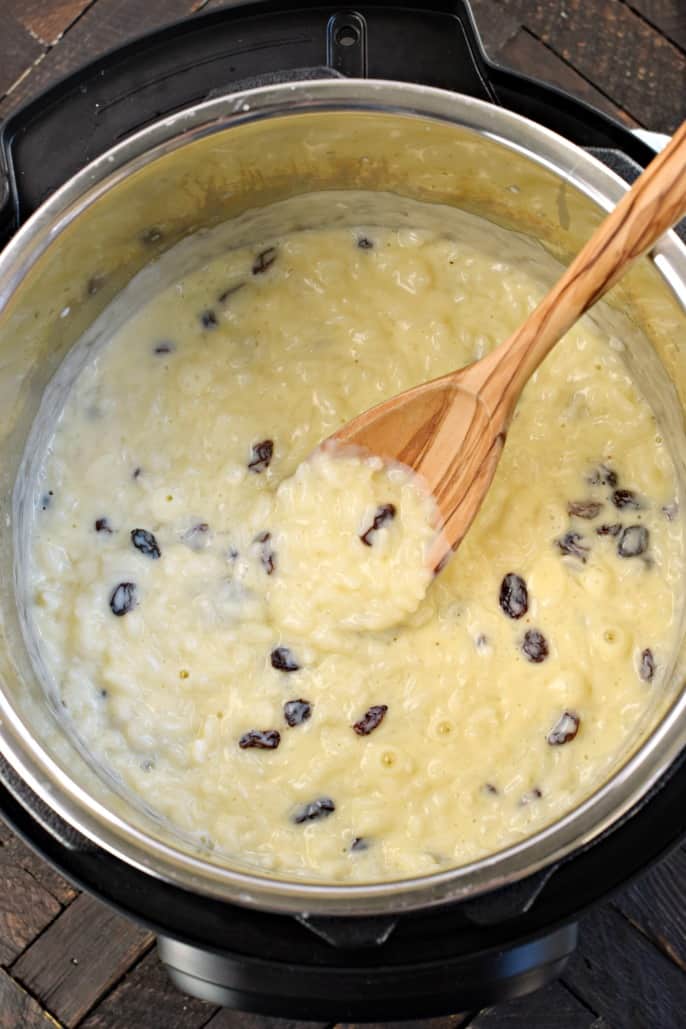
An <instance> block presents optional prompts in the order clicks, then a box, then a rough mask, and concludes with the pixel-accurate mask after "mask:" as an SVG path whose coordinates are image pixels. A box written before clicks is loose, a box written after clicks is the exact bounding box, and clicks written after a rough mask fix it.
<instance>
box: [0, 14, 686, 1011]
mask: <svg viewBox="0 0 686 1029" xmlns="http://www.w3.org/2000/svg"><path fill="white" fill-rule="evenodd" d="M216 6H219V3H218V2H217V0H0V119H2V118H4V117H6V116H7V115H8V114H10V112H11V111H13V110H14V109H15V108H16V107H18V106H19V104H21V103H22V102H23V101H24V100H26V99H28V98H29V97H32V96H33V95H35V94H36V93H37V92H38V91H40V90H41V89H43V88H45V87H46V86H47V85H49V84H50V83H51V82H53V81H54V80H55V79H56V78H58V77H59V76H62V75H64V74H65V73H67V72H68V71H71V70H73V69H75V68H77V67H78V66H79V64H82V63H84V62H85V61H87V60H89V59H90V58H92V57H94V56H96V55H97V54H99V53H101V52H103V51H104V50H106V49H110V48H111V47H114V46H116V45H117V44H118V43H121V42H123V41H124V40H125V39H128V38H130V37H132V36H134V35H137V34H140V33H142V32H144V31H146V30H148V29H152V28H155V27H157V26H160V25H162V24H165V23H168V22H170V21H173V20H176V19H178V18H181V17H184V16H186V15H189V14H192V13H196V12H198V11H200V10H207V9H210V8H213V7H216ZM473 7H474V11H475V15H476V18H477V21H478V23H479V25H480V28H481V31H482V33H483V37H484V41H485V43H486V46H487V49H488V50H489V52H490V54H491V56H493V57H496V58H497V59H499V60H500V61H501V62H502V63H505V64H509V65H510V66H512V67H514V68H516V69H518V70H520V71H523V72H527V73H529V74H534V75H536V76H537V77H539V78H543V79H547V80H548V81H550V82H554V83H555V84H556V85H558V86H561V87H563V88H564V89H566V90H568V91H570V92H572V93H575V94H577V95H578V96H580V97H582V98H583V99H585V100H587V101H589V102H590V103H592V104H595V105H596V106H597V107H600V108H602V109H603V110H605V111H607V112H609V113H610V114H613V115H614V116H615V117H617V118H619V119H620V120H621V121H623V122H625V123H626V124H628V125H631V126H643V127H645V128H651V129H655V130H659V131H662V132H669V131H670V130H673V129H674V128H676V126H677V124H678V123H679V122H680V121H681V120H682V119H683V118H684V117H685V116H686V0H473ZM685 803H686V801H685ZM55 1020H57V1021H55ZM58 1024H59V1025H61V1026H68V1027H70V1029H71V1027H75V1026H79V1027H83V1029H201V1027H203V1029H230V1027H236V1029H253V1027H255V1029H259V1027H262V1029H296V1027H294V1026H293V1023H285V1022H279V1021H274V1020H272V1019H266V1018H264V1019H263V1018H260V1017H257V1016H252V1015H242V1014H237V1013H235V1012H230V1011H221V1010H218V1009H216V1008H214V1007H212V1006H211V1005H208V1004H204V1003H202V1002H200V1001H197V1000H192V999H190V998H188V997H185V996H183V995H182V994H181V993H179V992H177V990H176V989H175V988H174V987H173V986H172V985H171V984H170V982H169V981H168V979H167V977H166V975H165V973H164V971H163V970H162V968H161V967H160V964H159V962H158V960H157V956H156V953H155V950H154V943H153V937H152V935H151V934H150V933H148V932H145V931H144V930H142V929H140V928H138V927H137V926H136V925H134V924H133V923H130V922H128V921H127V920H125V919H123V918H122V917H120V916H119V915H115V914H113V913H112V912H111V911H110V910H109V909H108V908H106V907H105V906H104V905H103V904H101V903H100V902H98V901H96V900H93V899H91V898H90V897H89V896H86V895H79V894H78V893H77V891H76V890H74V889H73V888H72V887H71V886H70V885H69V884H68V883H66V882H65V881H64V880H63V879H62V878H60V876H58V875H57V874H56V873H55V872H53V871H52V870H51V869H50V868H49V867H48V866H47V865H45V864H44V863H43V862H42V861H41V860H40V859H38V858H37V857H35V856H34V855H33V854H32V853H31V852H30V851H29V850H28V849H27V848H26V847H25V846H24V845H23V844H22V843H21V842H20V841H19V840H18V839H17V838H16V837H14V836H13V835H12V833H11V832H10V831H9V830H8V829H7V828H6V827H5V826H3V825H2V823H0V1029H38V1027H42V1029H55V1026H56V1025H58ZM310 1024H311V1023H310ZM416 1025H418V1026H419V1025H420V1026H422V1029H424V1027H427V1029H428V1027H435V1029H457V1027H458V1026H465V1025H469V1026H471V1027H472V1029H496V1027H500V1029H505V1027H507V1029H608V1027H612V1029H683V1027H684V1026H686V846H682V847H680V848H678V849H677V850H676V851H674V852H673V853H672V855H671V856H670V857H668V858H667V859H665V860H664V861H663V862H662V863H661V864H660V865H658V866H657V867H655V868H653V869H652V870H651V871H649V872H647V873H646V874H645V875H643V876H642V878H641V879H639V880H638V881H637V882H635V883H634V884H633V885H630V886H629V887H627V888H625V889H624V890H623V891H622V892H621V893H619V894H618V895H617V896H615V897H614V898H613V899H612V900H610V901H608V902H607V903H605V904H604V905H602V906H601V907H599V908H598V909H597V910H595V911H594V912H593V913H591V914H589V915H588V916H587V917H586V918H585V919H584V920H583V922H582V924H581V932H580V944H579V949H578V952H577V954H576V955H575V957H574V958H573V960H572V962H571V963H570V965H569V968H568V970H567V972H566V973H565V975H564V978H563V979H562V981H561V982H560V983H556V984H555V985H553V986H551V987H549V988H547V989H546V990H543V991H542V992H540V993H538V994H535V995H533V996H531V997H528V998H524V999H522V1000H520V1001H516V1002H514V1003H512V1004H507V1005H504V1006H502V1007H499V1008H497V1009H490V1010H485V1011H482V1012H479V1013H470V1014H469V1015H455V1016H452V1017H450V1018H444V1019H436V1020H434V1021H431V1022H423V1023H416Z"/></svg>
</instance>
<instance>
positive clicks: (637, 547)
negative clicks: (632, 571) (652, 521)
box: [617, 525, 650, 557]
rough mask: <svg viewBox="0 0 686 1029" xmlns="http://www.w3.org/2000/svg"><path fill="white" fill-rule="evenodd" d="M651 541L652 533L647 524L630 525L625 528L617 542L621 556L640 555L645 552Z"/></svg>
mask: <svg viewBox="0 0 686 1029" xmlns="http://www.w3.org/2000/svg"><path fill="white" fill-rule="evenodd" d="M649 541H650V533H649V532H648V530H647V529H646V527H645V525H628V526H627V527H626V529H624V530H623V532H622V535H621V536H620V537H619V543H618V544H617V553H618V554H619V556H620V557H639V556H640V555H641V554H645V552H646V550H647V549H648V543H649Z"/></svg>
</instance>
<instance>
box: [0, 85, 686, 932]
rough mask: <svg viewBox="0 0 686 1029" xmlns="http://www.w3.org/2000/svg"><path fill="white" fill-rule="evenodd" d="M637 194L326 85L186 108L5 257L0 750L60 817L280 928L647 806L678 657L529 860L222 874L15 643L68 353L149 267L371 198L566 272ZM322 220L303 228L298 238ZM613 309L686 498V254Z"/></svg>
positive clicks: (441, 105) (499, 868)
mask: <svg viewBox="0 0 686 1029" xmlns="http://www.w3.org/2000/svg"><path fill="white" fill-rule="evenodd" d="M47 159H49V157H48V158H47ZM626 188H627V187H626V185H625V184H624V183H623V182H622V181H621V180H620V179H618V178H617V177H616V176H615V175H614V174H613V173H612V172H610V171H608V170H607V169H606V168H605V167H604V166H603V165H602V164H600V163H599V162H598V161H596V160H595V159H594V158H592V157H590V156H589V155H588V154H586V153H584V152H583V151H581V150H579V149H578V148H576V147H575V146H573V145H572V144H570V143H568V142H566V141H565V140H564V139H562V138H560V137H558V136H556V135H554V134H553V133H551V132H549V131H547V130H546V129H543V128H541V127H539V126H537V125H535V124H533V123H532V122H529V121H527V120H525V119H523V118H521V117H519V116H517V115H514V114H512V113H510V112H508V111H506V110H503V109H500V108H496V107H493V106H491V105H489V104H486V103H483V102H481V101H477V100H473V99H469V98H467V97H463V96H459V95H456V94H452V93H449V92H444V91H441V90H437V89H430V88H427V87H424V86H420V85H406V84H398V83H391V82H380V81H368V80H365V81H355V80H326V81H321V82H307V83H306V82H302V83H289V84H284V85H279V86H274V87H268V88H263V89H258V90H253V91H249V92H244V93H240V94H234V95H232V96H229V97H223V98H219V99H215V100H212V101H208V102H206V103H203V104H200V105H198V106H196V107H193V108H189V109H187V110H185V111H181V112H179V113H178V114H175V115H174V116H172V117H170V118H167V119H165V120H164V121H161V122H158V123H156V124H154V125H151V126H150V127H149V128H147V129H145V130H143V131H142V132H140V133H138V134H137V135H136V136H134V137H132V138H130V139H128V140H126V141H125V142H124V143H122V144H121V145H119V146H117V147H115V148H114V149H112V150H110V151H109V152H108V153H106V154H104V155H103V156H102V157H100V158H98V160H96V161H95V162H94V163H92V164H91V165H89V166H88V167H86V168H85V169H84V170H83V171H81V172H80V173H79V174H78V175H77V176H75V177H74V178H73V179H72V180H71V181H70V182H68V183H67V184H66V185H65V186H64V187H63V188H62V189H60V190H59V191H58V192H57V193H56V194H55V195H53V196H52V197H51V198H50V199H49V200H48V201H47V202H46V203H45V204H44V205H43V207H42V208H41V209H40V210H39V211H38V212H37V213H36V214H35V215H34V216H33V217H32V218H31V219H30V221H29V222H28V223H27V224H26V225H25V226H24V227H23V228H22V229H21V231H20V232H19V233H18V234H17V235H16V237H15V238H14V239H13V240H12V242H11V243H10V244H9V245H8V247H7V248H6V249H5V251H4V253H2V255H0V505H1V508H2V510H1V514H2V519H3V525H4V527H5V529H4V532H3V533H2V537H1V539H0V576H1V577H2V586H3V588H2V597H1V600H0V634H1V636H0V717H1V722H0V749H1V750H2V753H3V754H4V755H5V757H6V758H7V760H8V761H9V762H10V763H11V765H13V766H14V768H15V769H16V770H17V772H18V773H19V774H20V775H21V777H22V778H23V779H24V780H25V781H26V783H28V785H29V786H30V787H31V788H32V789H33V790H34V791H35V792H36V793H37V794H38V796H39V797H40V798H41V799H42V800H44V801H45V802H46V803H47V804H48V805H49V807H50V808H52V809H53V810H54V811H56V812H57V813H58V814H59V815H60V816H61V817H62V818H64V819H65V820H66V821H67V822H68V823H69V824H70V825H71V826H73V827H75V828H76V829H77V830H79V831H80V832H81V833H82V834H83V835H84V836H85V837H87V838H88V839H90V840H91V841H93V842H94V843H95V844H97V845H99V846H101V847H103V848H105V849H106V850H108V851H110V852H112V853H113V854H115V855H117V856H118V857H120V858H122V859H123V860H125V861H127V862H129V863H130V864H132V865H135V866H137V867H139V868H142V869H144V870H147V871H148V872H150V873H152V874H153V875H154V876H157V877H161V878H163V879H165V880H168V881H170V882H173V883H176V884H177V885H179V886H182V887H185V888H186V889H189V890H191V891H196V892H201V893H204V894H207V895H210V896H215V897H217V898H223V899H226V900H230V901H235V902H238V903H242V904H246V905H252V906H256V907H263V908H268V909H271V910H278V911H298V912H303V911H306V912H310V913H313V914H343V913H345V914H363V913H366V914H372V913H382V912H387V911H390V910H393V911H399V910H402V909H410V908H417V907H422V906H425V905H428V904H432V903H438V902H442V901H447V900H456V899H462V898H465V897H468V896H473V895H476V894H477V893H482V892H484V891H487V890H492V889H495V888H497V887H499V886H501V885H504V884H506V883H510V882H513V881H515V880H516V879H519V878H521V877H523V876H525V875H527V874H529V873H531V872H533V871H536V870H538V869H540V868H543V867H544V866H549V865H551V864H553V863H554V862H556V861H559V860H560V859H562V858H564V856H565V855H568V854H570V853H571V852H573V851H574V850H576V849H577V848H579V847H581V846H583V845H584V844H585V843H587V842H589V841H591V840H592V839H594V838H595V837H597V836H598V834H600V833H601V832H603V831H604V830H605V829H607V828H608V827H609V826H611V825H612V824H613V823H615V822H616V821H617V820H618V819H619V818H620V817H621V816H622V815H623V814H625V813H626V812H627V811H628V810H629V809H630V808H631V807H632V805H634V804H635V803H636V802H637V801H638V800H639V799H640V798H641V797H643V796H644V795H645V793H646V792H647V791H648V789H649V788H650V786H651V785H652V784H653V783H654V782H655V781H656V780H657V779H658V777H659V776H660V775H661V774H662V773H663V772H664V771H665V770H666V769H667V768H668V767H669V765H670V764H671V763H672V762H673V761H674V759H675V758H676V757H677V755H678V754H679V752H680V751H681V750H682V749H683V748H684V746H686V711H685V709H686V692H685V690H684V689H683V688H682V683H683V681H684V674H683V672H684V664H685V658H686V646H683V645H682V648H681V652H680V653H679V655H678V656H677V658H676V664H675V668H674V672H673V675H672V677H671V680H670V682H669V684H668V685H667V686H665V687H664V688H663V689H660V690H659V691H658V690H656V696H655V698H654V702H653V707H652V709H651V712H650V717H649V720H648V722H647V723H646V724H645V725H644V726H643V727H642V732H641V733H640V734H639V735H638V736H637V738H636V740H635V741H634V742H633V745H632V747H631V748H629V749H628V750H627V752H626V753H625V754H624V755H622V757H621V759H620V760H619V761H618V763H617V767H616V769H615V771H614V774H613V775H612V777H611V779H610V780H609V781H608V782H607V783H605V784H604V785H603V786H602V787H601V788H600V789H598V790H597V791H596V793H595V794H594V795H593V796H591V797H590V798H589V799H588V800H587V801H586V802H585V803H584V804H583V805H582V806H580V807H579V808H577V809H576V810H574V811H573V812H571V813H570V814H568V815H567V816H566V817H564V818H563V819H561V820H560V821H558V822H557V823H555V824H554V825H552V826H550V827H548V828H546V829H545V830H543V831H541V832H539V833H538V834H536V835H535V836H532V837H531V838H529V839H527V840H525V841H524V842H522V843H520V844H518V845H517V846H514V847H510V848H508V849H507V850H504V851H502V852H500V853H497V854H494V855H492V856H489V857H487V858H486V859H484V860H481V861H479V862H476V863H473V864H471V865H467V866H464V867H462V868H458V869H455V870H451V871H447V872H442V873H439V874H434V875H430V876H424V877H420V878H415V879H408V880H403V881H401V882H390V883H381V884H370V885H353V886H351V885H345V886H343V885H340V886H335V885H327V884H322V883H314V882H301V881H285V880H280V879H276V878H269V877H268V876H265V875H263V874H259V873H256V872H251V871H250V869H247V868H238V867H236V868H227V867H224V866H221V865H219V864H217V863H215V862H213V859H212V855H211V853H201V852H200V851H198V850H197V849H194V848H193V846H192V844H191V843H189V842H188V841H184V840H182V839H181V838H180V837H178V836H175V835H174V834H172V833H171V832H169V831H168V830H166V829H165V828H164V827H163V826H162V825H160V824H159V823H158V822H157V821H156V820H155V819H154V817H152V816H151V815H150V814H149V813H147V814H146V812H145V811H144V810H142V809H141V808H139V807H137V806H135V805H134V804H132V803H130V802H129V801H128V800H127V799H126V798H125V797H124V796H122V795H121V793H120V792H119V791H118V790H117V789H116V787H115V786H113V784H112V783H111V782H108V781H106V779H104V778H103V777H101V776H100V775H98V774H97V773H96V771H95V770H94V769H93V768H92V767H91V766H90V764H89V763H88V761H87V759H86V758H85V756H84V755H83V754H82V752H81V751H80V750H79V748H78V746H77V745H76V744H75V742H74V740H73V738H71V737H70V735H69V733H68V732H67V731H66V730H65V726H64V724H63V722H62V720H61V717H60V713H59V711H58V710H57V709H56V708H54V707H53V706H51V705H50V704H49V703H48V701H47V699H46V695H45V693H44V692H43V689H42V687H41V684H40V682H39V680H38V677H37V675H36V673H35V671H34V667H33V664H32V661H31V658H30V655H29V653H28V649H27V645H26V642H25V640H24V636H23V634H22V631H21V615H22V610H21V608H22V604H23V603H24V601H23V598H22V597H21V596H20V595H19V593H18V591H17V589H16V547H17V545H18V541H19V540H20V537H21V531H20V530H21V525H20V524H18V520H20V519H21V505H19V506H17V503H16V502H15V503H13V493H14V486H15V480H16V476H17V471H18V468H19V464H20V461H21V458H22V454H23V452H24V450H25V445H26V441H27V437H28V434H29V431H30V428H31V425H32V422H33V419H34V417H35V414H36V411H37V409H38V405H39V403H40V400H41V397H42V395H43V391H44V389H45V387H46V385H47V383H48V382H49V381H50V379H51V378H52V376H53V375H54V373H55V371H56V369H57V368H58V366H59V365H60V362H61V361H62V359H63V358H64V356H65V354H66V353H67V352H68V351H69V349H70V347H71V346H72V344H73V343H75V341H76V340H78V339H79V338H80V337H81V335H82V334H83V333H84V331H85V330H87V329H88V327H89V326H91V325H92V323H93V322H94V321H95V319H96V318H97V317H98V315H99V314H100V312H101V311H102V310H103V309H104V308H105V307H106V306H107V305H108V303H109V302H110V301H111V300H112V298H113V297H114V296H116V295H117V294H118V293H119V292H120V291H121V289H122V288H123V287H124V286H125V285H126V284H127V283H128V282H129V281H130V280H131V279H132V277H133V276H134V275H135V274H136V273H137V272H138V271H139V270H140V269H141V268H143V267H144V266H145V265H146V264H148V263H149V262H150V261H151V260H153V259H154V258H156V257H158V256H159V255H161V254H162V253H163V252H165V251H166V250H168V249H169V248H170V247H172V246H173V245H174V244H176V243H177V242H179V241H180V240H182V239H183V238H185V237H187V236H189V235H191V234H193V233H195V232H196V231H198V230H199V229H202V228H207V227H211V226H215V225H218V224H220V223H221V222H224V221H226V220H227V219H230V218H233V217H235V216H237V215H239V214H241V213H242V212H244V211H246V210H249V209H254V208H260V207H263V206H265V205H268V204H272V203H274V202H275V201H282V200H286V199H287V198H289V197H293V196H295V195H301V194H307V193H309V192H312V191H318V190H341V189H344V190H351V189H354V190H374V191H377V190H378V191H384V192H386V193H389V192H390V193H393V194H396V195H397V196H398V197H399V198H411V199H414V200H421V201H428V202H433V203H441V204H450V205H453V206H456V207H459V208H463V209H465V210H468V211H471V212H473V213H476V214H479V215H481V216H483V217H486V218H488V219H490V220H492V221H493V222H496V223H498V224H501V225H504V226H506V227H509V228H513V229H517V230H519V231H521V232H524V233H527V234H528V235H530V236H532V237H535V238H537V239H539V240H540V241H541V242H542V243H543V244H544V245H545V246H546V247H547V248H548V249H549V250H550V252H551V253H552V254H554V255H555V256H557V257H559V258H562V259H565V258H568V257H569V256H570V255H571V254H573V253H574V252H575V251H576V250H577V249H578V248H579V247H580V246H581V244H582V243H583V242H584V241H585V239H586V238H587V237H588V235H589V234H590V232H591V231H592V229H593V227H594V226H595V225H596V224H597V223H598V221H599V220H600V219H601V217H602V215H603V212H604V211H607V210H608V209H610V208H611V207H612V206H613V204H614V203H615V202H616V201H617V200H618V199H619V197H620V196H621V194H622V193H623V191H624V190H625V189H626ZM318 217H320V216H319V215H316V214H313V215H312V218H318ZM310 223H311V222H309V221H308V219H307V217H305V220H304V221H303V227H304V225H305V224H310ZM609 300H610V305H611V307H614V308H615V310H616V311H617V312H623V313H622V314H618V315H617V317H619V318H621V319H624V320H623V322H622V324H623V325H624V326H625V328H626V331H627V333H628V335H629V336H630V339H629V340H628V341H627V342H628V346H627V361H628V363H629V364H630V365H633V370H634V372H635V373H636V374H637V375H640V376H641V383H642V386H643V388H644V390H645V392H646V394H647V396H648V399H649V400H650V401H651V402H652V403H653V407H654V410H655V412H656V414H657V415H658V417H659V418H660V419H661V421H662V422H663V425H664V428H665V432H666V437H667V438H668V439H669V441H670V444H671V445H672V447H673V452H674V457H675V460H676V462H677V466H678V471H679V474H680V475H681V476H682V478H683V479H684V480H685V481H686V476H685V475H684V471H685V469H686V466H685V464H684V460H683V453H684V452H686V448H685V447H684V446H683V442H684V439H685V437H684V428H683V423H684V419H683V411H684V408H685V407H686V358H685V357H684V354H683V353H682V348H681V341H682V339H684V338H686V337H685V335H684V330H685V329H686V250H685V249H684V248H683V246H682V245H681V244H680V242H679V241H678V239H677V238H676V237H675V236H674V235H673V234H669V235H667V236H665V237H664V238H663V240H662V241H661V243H660V245H659V246H658V247H657V248H656V250H655V252H654V254H653V255H652V256H651V258H645V259H643V260H642V261H641V262H639V264H638V265H637V266H636V267H635V268H634V269H633V271H632V272H631V273H630V274H629V275H628V276H627V277H626V279H625V280H624V281H623V282H622V283H621V284H620V285H619V286H617V287H615V289H614V290H613V291H612V293H611V295H610V298H609ZM627 318H628V319H629V321H626V319H627ZM15 501H16V498H15Z"/></svg>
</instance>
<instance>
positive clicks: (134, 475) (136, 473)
mask: <svg viewBox="0 0 686 1029" xmlns="http://www.w3.org/2000/svg"><path fill="white" fill-rule="evenodd" d="M142 471H143V469H142V468H141V466H140V465H137V466H136V468H134V470H133V471H132V472H131V478H132V479H137V478H138V477H139V476H140V474H141V472H142Z"/></svg>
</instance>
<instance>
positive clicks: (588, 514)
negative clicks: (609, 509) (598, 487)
mask: <svg viewBox="0 0 686 1029" xmlns="http://www.w3.org/2000/svg"><path fill="white" fill-rule="evenodd" d="M602 507H603V505H602V503H601V502H600V501H599V500H570V501H569V503H568V504H567V514H569V515H573V516H574V517H575V518H588V519H589V520H590V519H591V518H597V517H598V514H599V512H600V511H601V509H602Z"/></svg>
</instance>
